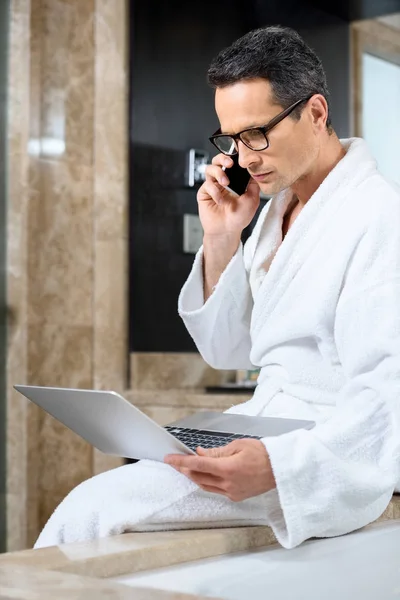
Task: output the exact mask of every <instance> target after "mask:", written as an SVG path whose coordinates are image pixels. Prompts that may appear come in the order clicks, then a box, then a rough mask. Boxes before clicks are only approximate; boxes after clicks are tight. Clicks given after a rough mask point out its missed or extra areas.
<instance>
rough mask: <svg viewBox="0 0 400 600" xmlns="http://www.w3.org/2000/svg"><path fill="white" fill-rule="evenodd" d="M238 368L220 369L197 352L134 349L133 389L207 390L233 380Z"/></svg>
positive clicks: (131, 370)
mask: <svg viewBox="0 0 400 600" xmlns="http://www.w3.org/2000/svg"><path fill="white" fill-rule="evenodd" d="M235 378H236V371H228V370H226V371H219V370H216V369H213V368H212V367H210V366H209V365H207V363H205V362H204V360H203V359H202V357H201V356H200V354H198V353H196V352H170V353H168V354H166V353H164V352H132V353H131V355H130V375H129V381H130V386H129V387H130V388H131V389H132V390H181V389H183V390H185V389H195V390H198V391H200V390H204V388H205V387H206V386H219V385H222V384H224V383H228V382H233V381H235Z"/></svg>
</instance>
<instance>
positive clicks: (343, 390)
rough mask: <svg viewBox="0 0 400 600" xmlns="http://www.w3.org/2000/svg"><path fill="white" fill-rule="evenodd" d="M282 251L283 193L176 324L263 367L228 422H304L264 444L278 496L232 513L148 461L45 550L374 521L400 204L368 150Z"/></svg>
mask: <svg viewBox="0 0 400 600" xmlns="http://www.w3.org/2000/svg"><path fill="white" fill-rule="evenodd" d="M342 143H343V144H344V146H345V147H346V148H347V154H346V156H345V157H344V158H343V159H342V160H341V161H340V162H339V163H338V165H337V166H336V167H335V169H334V170H333V171H332V172H331V173H330V174H329V175H328V177H327V178H326V179H325V180H324V182H323V183H322V185H321V186H320V187H319V189H318V190H317V191H316V192H315V194H314V195H313V197H312V198H311V199H310V200H309V202H308V203H307V205H306V206H305V208H304V209H303V210H302V212H301V213H300V215H299V216H298V218H297V219H296V221H295V223H294V224H293V226H292V227H291V229H290V230H289V232H288V234H287V236H286V237H285V240H284V241H283V243H282V219H283V215H284V213H285V210H286V208H287V206H288V204H289V202H290V201H291V196H290V194H289V193H288V192H282V193H281V194H279V195H278V196H276V197H275V198H273V199H272V200H271V201H270V202H269V203H268V204H267V206H266V208H265V209H264V211H263V213H262V214H261V216H260V218H259V221H258V223H257V225H256V228H255V230H254V232H253V234H252V236H251V238H250V239H249V240H248V242H247V243H246V245H245V248H244V249H243V248H242V247H240V248H239V249H238V251H237V253H236V255H235V256H234V257H233V259H232V260H231V262H230V263H229V265H228V266H227V268H226V270H225V272H224V273H223V274H222V276H221V278H220V281H219V282H218V285H217V287H216V289H215V291H214V293H213V294H212V296H211V297H210V298H209V299H208V301H207V302H206V303H204V300H203V283H202V251H201V250H200V251H199V253H198V255H197V256H196V259H195V261H194V265H193V269H192V272H191V274H190V276H189V279H188V281H187V282H186V284H185V286H184V288H183V290H182V293H181V296H180V299H179V312H180V314H181V316H182V318H183V320H184V322H185V324H186V326H187V328H188V330H189V331H190V333H191V335H192V336H193V338H194V340H195V342H196V344H197V346H198V348H199V351H200V352H201V354H202V355H203V357H204V359H205V360H206V361H207V362H208V363H210V364H211V365H212V366H214V367H216V368H220V369H235V368H241V369H242V368H252V367H260V368H261V373H260V377H259V383H258V387H257V389H256V391H255V394H254V397H253V398H252V399H251V400H249V401H248V402H246V403H243V404H241V405H239V406H236V407H234V408H232V409H230V411H231V412H235V413H243V414H247V415H264V416H267V415H272V416H286V417H299V418H310V419H314V420H316V421H317V426H316V427H315V428H314V429H313V430H311V431H304V430H301V431H294V432H292V433H289V434H286V435H283V436H280V437H276V438H265V439H263V443H264V445H265V447H266V449H267V451H268V453H269V456H270V460H271V464H272V468H273V471H274V475H275V479H276V483H277V489H275V490H273V491H271V492H268V493H266V494H263V495H261V496H257V497H255V498H251V499H249V500H246V501H244V502H239V503H234V502H231V501H230V500H228V499H227V498H225V497H223V496H220V495H216V494H210V493H207V492H203V491H202V490H200V489H199V488H198V487H197V486H196V485H195V484H194V483H193V482H191V481H190V480H188V479H187V478H186V477H184V476H183V475H181V474H180V473H177V472H176V471H174V470H173V469H172V468H170V467H169V466H167V465H164V464H162V463H154V462H151V461H141V462H139V463H137V464H135V465H128V466H125V467H121V468H119V469H116V470H114V471H110V472H108V473H105V474H102V475H99V476H97V477H95V478H93V479H91V480H89V481H87V482H85V483H83V484H81V485H80V486H78V487H77V488H75V490H73V491H72V492H71V493H70V494H69V495H68V496H67V498H66V499H65V500H64V501H63V502H62V503H61V505H60V506H59V507H58V508H57V509H56V511H55V512H54V514H53V516H52V517H51V518H50V520H49V522H48V524H47V525H46V527H45V528H44V530H43V532H42V534H41V536H40V537H39V539H38V541H37V544H36V547H41V546H47V545H52V544H58V543H63V542H73V541H78V540H87V539H94V538H97V537H104V536H107V535H112V534H117V533H122V532H125V531H143V530H160V529H179V528H190V527H221V526H231V525H257V524H264V525H270V526H271V527H272V528H273V530H274V532H275V535H276V537H277V539H278V540H279V542H280V543H281V544H282V545H283V546H285V547H286V548H293V547H294V546H297V545H298V544H300V543H301V542H303V541H304V540H306V539H308V538H310V537H325V536H334V535H340V534H343V533H347V532H349V531H352V530H354V529H357V528H360V527H362V526H364V525H366V524H367V523H370V522H372V521H374V520H375V519H377V518H378V517H379V516H380V515H381V514H382V512H383V511H384V510H385V508H386V506H387V505H388V503H389V501H390V498H391V496H392V494H393V492H394V490H395V488H396V486H397V485H398V483H399V481H400V195H399V193H398V192H397V191H395V190H394V188H393V187H391V185H389V184H388V183H387V182H386V181H385V180H384V179H383V178H382V176H381V175H380V174H379V173H378V172H377V170H376V164H375V161H374V160H373V159H372V157H371V155H370V154H369V152H368V149H367V147H366V144H365V143H364V142H363V141H362V140H360V139H353V140H343V141H342Z"/></svg>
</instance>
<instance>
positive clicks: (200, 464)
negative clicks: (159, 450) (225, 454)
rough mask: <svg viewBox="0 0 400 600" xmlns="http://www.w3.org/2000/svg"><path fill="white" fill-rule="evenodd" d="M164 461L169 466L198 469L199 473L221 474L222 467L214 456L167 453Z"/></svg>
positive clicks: (190, 469)
mask: <svg viewBox="0 0 400 600" xmlns="http://www.w3.org/2000/svg"><path fill="white" fill-rule="evenodd" d="M164 462H165V463H166V464H167V465H171V467H175V468H178V469H179V470H181V469H188V470H189V471H198V472H200V473H209V474H211V475H216V476H218V477H220V476H223V471H222V467H221V465H220V464H219V461H216V460H215V458H209V457H206V456H185V455H183V454H169V455H168V456H166V457H165V458H164Z"/></svg>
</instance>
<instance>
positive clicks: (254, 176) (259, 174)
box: [251, 171, 272, 181]
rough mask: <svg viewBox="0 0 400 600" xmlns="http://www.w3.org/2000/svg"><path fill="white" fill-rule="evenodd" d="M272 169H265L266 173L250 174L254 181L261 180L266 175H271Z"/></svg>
mask: <svg viewBox="0 0 400 600" xmlns="http://www.w3.org/2000/svg"><path fill="white" fill-rule="evenodd" d="M271 173H272V171H267V172H266V173H257V174H256V173H254V174H253V173H251V176H252V178H253V179H255V180H256V181H262V180H263V179H265V177H268V175H271Z"/></svg>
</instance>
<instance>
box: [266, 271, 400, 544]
mask: <svg viewBox="0 0 400 600" xmlns="http://www.w3.org/2000/svg"><path fill="white" fill-rule="evenodd" d="M389 270H390V269H389ZM382 274H384V272H383V271H382ZM335 336H336V343H337V350H338V354H339V358H340V362H341V364H342V365H343V368H344V371H345V373H346V376H347V381H348V383H347V384H346V385H345V386H344V388H343V389H342V392H341V393H340V397H339V398H338V402H337V408H336V412H335V413H334V415H333V417H332V418H330V419H329V420H328V421H327V422H325V423H324V424H321V425H318V426H316V427H315V428H314V429H313V430H311V431H304V430H303V431H294V432H291V433H290V434H287V435H285V436H281V437H280V438H265V439H264V440H263V443H264V445H265V447H266V449H267V451H268V453H269V457H270V460H271V464H272V469H273V472H274V475H275V479H276V483H277V489H276V490H274V492H272V493H271V497H273V496H274V494H275V495H277V498H276V499H278V498H279V505H280V506H279V509H278V508H277V507H276V506H275V509H276V510H275V511H271V525H272V527H273V529H274V532H275V534H276V536H277V538H278V540H279V541H280V543H281V544H282V545H283V546H285V547H286V548H293V547H294V546H297V545H298V544H300V543H301V542H303V541H304V540H306V539H307V538H311V537H329V536H335V535H340V534H345V533H348V532H350V531H352V530H355V529H358V528H360V527H363V526H364V525H366V524H368V523H371V522H372V521H374V520H376V519H377V518H378V517H379V516H380V515H381V514H382V513H383V512H384V510H385V508H386V507H387V505H388V503H389V501H390V499H391V496H392V494H393V491H394V489H395V487H396V486H397V485H398V482H399V481H400V427H399V424H400V410H399V406H400V273H399V275H393V276H392V277H390V278H389V279H387V280H382V281H380V282H377V283H376V284H375V285H371V286H370V287H368V288H366V289H362V290H359V292H358V293H354V294H352V295H350V297H349V296H347V298H346V299H345V300H344V301H343V302H341V301H339V305H338V307H337V317H336V327H335ZM272 504H273V503H272Z"/></svg>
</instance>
